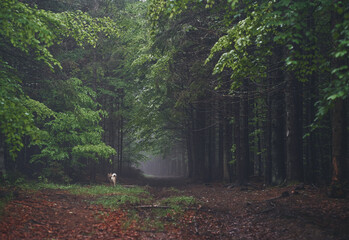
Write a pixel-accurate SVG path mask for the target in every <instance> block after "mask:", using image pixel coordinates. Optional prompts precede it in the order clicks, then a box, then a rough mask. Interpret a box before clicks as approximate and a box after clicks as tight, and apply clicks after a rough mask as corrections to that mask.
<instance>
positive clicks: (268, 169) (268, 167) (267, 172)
mask: <svg viewBox="0 0 349 240" xmlns="http://www.w3.org/2000/svg"><path fill="white" fill-rule="evenodd" d="M268 82H269V84H268V85H269V88H271V80H270V78H269V79H268ZM271 94H272V93H271V92H268V96H267V99H266V105H267V108H268V109H267V122H266V133H265V139H266V144H265V148H266V159H265V167H264V183H265V184H268V185H270V184H271V183H272V159H271V125H272V119H271V112H272V110H271Z"/></svg>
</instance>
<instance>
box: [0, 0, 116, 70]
mask: <svg viewBox="0 0 349 240" xmlns="http://www.w3.org/2000/svg"><path fill="white" fill-rule="evenodd" d="M0 9H1V10H0V23H1V27H0V35H1V36H2V37H3V38H5V39H6V40H8V41H9V42H11V44H12V45H13V46H14V47H15V48H19V49H20V50H22V51H23V52H25V53H28V54H29V53H31V52H34V53H35V55H36V59H37V60H42V61H44V62H45V63H46V64H48V65H49V66H50V67H51V68H53V66H54V65H58V66H59V67H61V66H60V63H59V62H58V61H57V60H56V59H55V58H54V57H53V55H52V53H51V52H50V51H49V47H51V46H52V45H53V44H55V43H60V42H61V41H62V40H63V38H64V37H73V38H74V39H75V40H76V41H77V43H78V44H79V45H81V46H82V45H83V44H90V45H92V46H96V42H97V40H98V37H99V36H98V33H102V34H104V35H107V36H110V35H115V34H116V33H117V32H116V26H115V23H114V22H113V21H111V20H110V19H109V18H103V19H95V18H92V17H90V16H89V15H88V14H86V13H83V12H81V11H77V12H63V13H53V12H50V11H45V10H41V9H37V8H31V7H29V6H28V5H27V4H24V3H21V2H19V1H17V0H4V1H1V3H0Z"/></svg>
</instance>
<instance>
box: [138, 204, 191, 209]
mask: <svg viewBox="0 0 349 240" xmlns="http://www.w3.org/2000/svg"><path fill="white" fill-rule="evenodd" d="M135 208H141V209H147V208H155V209H156V208H160V209H170V208H174V207H173V206H160V205H141V206H135ZM184 209H185V210H198V208H194V207H186V208H184Z"/></svg>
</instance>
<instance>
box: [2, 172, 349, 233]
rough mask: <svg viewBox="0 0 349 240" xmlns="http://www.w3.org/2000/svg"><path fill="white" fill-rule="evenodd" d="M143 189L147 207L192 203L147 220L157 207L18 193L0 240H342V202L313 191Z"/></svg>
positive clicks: (178, 183)
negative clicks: (180, 200) (176, 199)
mask: <svg viewBox="0 0 349 240" xmlns="http://www.w3.org/2000/svg"><path fill="white" fill-rule="evenodd" d="M134 183H135V182H132V184H134ZM123 184H130V183H129V182H127V181H123ZM143 184H144V182H143ZM148 184H150V186H146V187H145V188H146V189H147V190H148V191H149V192H150V193H151V195H152V197H153V200H154V202H155V201H157V202H158V201H159V200H161V199H165V198H168V197H173V196H183V195H184V196H193V197H195V198H196V200H197V203H196V204H195V205H194V206H192V207H187V208H185V209H184V211H183V212H181V213H180V214H179V213H175V212H174V213H173V215H171V214H170V213H168V215H166V216H162V217H161V218H159V217H158V216H156V215H154V214H153V213H152V211H154V208H156V206H154V207H149V208H147V207H143V208H142V207H140V206H136V205H134V204H133V205H131V204H129V205H123V206H122V207H121V208H119V209H117V210H112V209H108V208H104V207H102V206H101V205H94V204H91V203H90V202H89V200H91V199H88V196H78V195H73V194H70V193H68V192H67V191H63V190H49V189H44V190H40V191H35V192H34V191H28V190H26V191H24V190H20V191H18V196H17V197H16V198H14V199H13V200H12V201H11V202H9V204H8V205H7V206H6V208H5V211H4V213H3V216H2V217H1V218H0V239H307V240H308V239H310V240H312V239H314V240H315V239H316V240H322V239H323V240H325V239H326V240H327V239H334V240H340V239H341V240H344V239H349V201H348V198H346V199H332V198H328V197H327V196H326V194H325V192H324V191H323V190H322V189H319V188H317V187H315V186H307V185H305V186H304V188H303V187H301V188H300V189H297V190H295V189H296V186H287V187H270V188H263V186H262V185H261V184H255V185H249V186H247V187H244V188H241V187H227V186H224V185H223V184H209V185H206V184H199V183H196V184H194V183H189V182H187V181H186V180H183V179H172V180H169V181H165V180H154V179H153V180H151V181H150V182H148ZM171 186H174V187H171ZM132 214H137V218H134V219H133V218H132ZM174 215H175V216H174ZM150 218H159V220H160V221H161V222H162V223H163V228H161V229H160V228H158V227H156V226H154V227H151V226H149V223H153V222H154V221H150V220H149V219H150ZM145 225H147V227H146V228H145V227H144V226H145Z"/></svg>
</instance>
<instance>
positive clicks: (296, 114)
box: [285, 72, 303, 181]
mask: <svg viewBox="0 0 349 240" xmlns="http://www.w3.org/2000/svg"><path fill="white" fill-rule="evenodd" d="M285 80H286V91H285V103H286V159H287V180H288V181H303V151H302V150H303V145H302V142H303V139H302V127H303V124H302V107H303V106H302V105H303V104H302V102H303V101H302V83H300V82H299V81H298V80H297V79H296V78H295V77H294V76H293V74H291V73H289V72H287V73H286V74H285Z"/></svg>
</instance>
